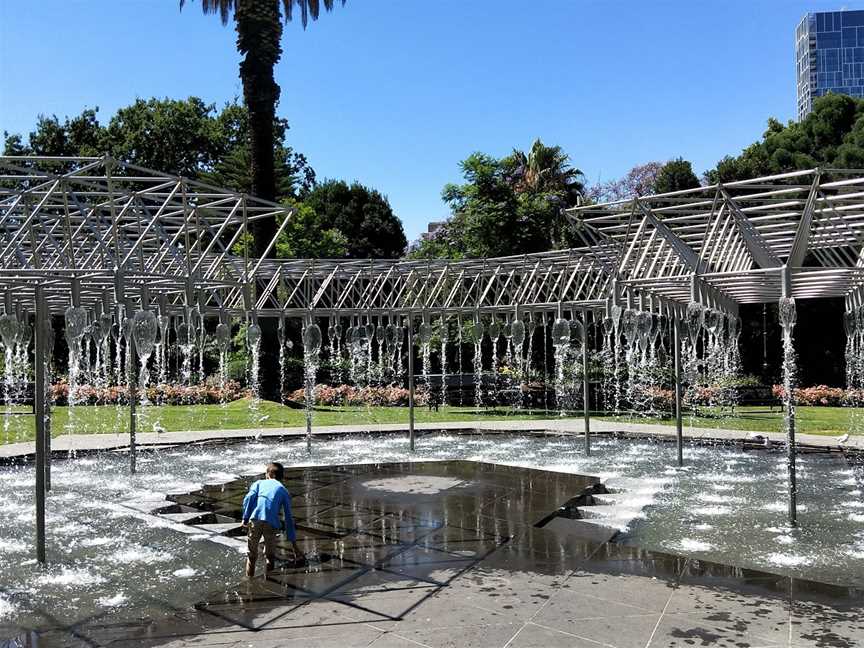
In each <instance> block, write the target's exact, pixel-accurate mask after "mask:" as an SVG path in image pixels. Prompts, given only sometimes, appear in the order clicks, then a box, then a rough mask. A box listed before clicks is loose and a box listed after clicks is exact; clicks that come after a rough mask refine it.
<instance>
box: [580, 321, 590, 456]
mask: <svg viewBox="0 0 864 648" xmlns="http://www.w3.org/2000/svg"><path fill="white" fill-rule="evenodd" d="M589 315H590V312H589V311H585V314H584V315H583V317H582V327H583V330H582V409H583V411H584V416H585V454H586V455H590V454H591V396H590V394H589V393H588V389H589V388H590V387H591V382H590V381H589V380H588V340H589V339H590V338H589V336H588V316H589Z"/></svg>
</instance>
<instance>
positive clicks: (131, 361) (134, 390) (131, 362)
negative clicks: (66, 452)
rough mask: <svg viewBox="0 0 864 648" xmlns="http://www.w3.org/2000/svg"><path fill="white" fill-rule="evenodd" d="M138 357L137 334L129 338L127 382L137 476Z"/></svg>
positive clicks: (129, 310)
mask: <svg viewBox="0 0 864 648" xmlns="http://www.w3.org/2000/svg"><path fill="white" fill-rule="evenodd" d="M132 316H133V312H132V302H131V301H127V302H126V317H132ZM137 357H138V354H137V352H136V351H135V334H134V332H133V333H132V334H131V335H130V336H129V343H128V344H127V345H126V374H127V380H126V382H127V383H128V385H129V472H130V473H131V474H133V475H134V474H135V461H136V455H137V448H136V445H135V436H136V432H137V418H138V415H137V413H136V411H135V406H136V404H137V403H136V401H137V399H138V376H137V372H136V371H135V369H136V358H137Z"/></svg>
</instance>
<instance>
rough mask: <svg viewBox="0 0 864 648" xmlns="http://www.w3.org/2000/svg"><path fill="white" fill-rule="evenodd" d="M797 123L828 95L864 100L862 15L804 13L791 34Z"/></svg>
mask: <svg viewBox="0 0 864 648" xmlns="http://www.w3.org/2000/svg"><path fill="white" fill-rule="evenodd" d="M795 64H796V68H797V76H798V119H803V118H804V117H806V116H807V115H808V114H809V113H810V111H811V110H813V99H815V98H816V97H821V96H822V95H824V94H827V93H828V92H837V93H840V94H847V95H851V96H853V97H864V11H824V12H819V13H808V14H807V15H806V16H804V19H803V20H802V21H801V22H800V23H799V24H798V27H797V29H796V30H795Z"/></svg>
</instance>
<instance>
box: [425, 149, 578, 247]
mask: <svg viewBox="0 0 864 648" xmlns="http://www.w3.org/2000/svg"><path fill="white" fill-rule="evenodd" d="M460 167H461V169H462V175H463V177H464V180H465V182H464V183H463V184H448V185H447V186H445V187H444V190H443V192H442V194H441V196H442V199H443V200H444V202H446V203H448V204H449V205H450V209H451V211H452V214H453V215H452V216H451V217H450V218H449V219H448V220H447V221H446V222H445V223H444V225H443V226H442V227H441V228H440V229H439V230H438V231H437V232H435V234H433V235H432V236H430V237H428V238H426V239H424V240H423V241H421V242H420V244H419V245H418V247H417V249H415V250H414V252H413V253H412V254H413V256H415V257H422V258H434V257H440V256H446V257H449V258H460V257H482V256H504V255H509V254H522V253H530V252H543V251H545V250H550V249H553V248H558V247H566V246H568V245H569V244H570V243H571V240H570V228H569V227H568V226H567V223H566V219H565V218H564V217H563V216H562V214H561V208H562V207H567V206H569V205H572V204H575V202H576V199H577V197H578V196H579V195H580V194H581V192H582V191H583V189H584V187H583V185H582V174H581V172H580V171H579V170H578V169H576V168H574V167H572V166H571V165H570V162H569V158H568V156H567V155H566V153H564V151H563V150H562V149H561V147H559V146H546V145H545V144H543V142H541V141H540V140H536V141H535V142H534V144H533V145H532V146H531V149H530V150H529V151H528V152H524V151H520V150H514V151H513V153H511V154H510V155H508V156H506V157H503V158H500V159H498V158H495V157H493V156H491V155H486V154H483V153H473V154H471V155H470V156H468V157H467V158H466V159H465V160H463V161H462V162H461V163H460Z"/></svg>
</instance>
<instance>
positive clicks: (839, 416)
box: [0, 400, 864, 443]
mask: <svg viewBox="0 0 864 648" xmlns="http://www.w3.org/2000/svg"><path fill="white" fill-rule="evenodd" d="M69 412H70V410H69V408H68V407H56V408H54V410H53V427H52V432H53V435H54V436H58V435H60V434H64V433H65V432H66V431H67V426H68V423H69ZM143 412H144V414H143V416H142V418H141V419H139V421H140V422H139V430H140V431H142V432H149V431H152V430H153V427H154V424H156V423H158V424H159V425H160V426H161V427H162V428H164V429H165V430H167V431H169V432H179V431H184V430H211V429H232V428H233V429H237V428H256V427H295V426H302V425H304V424H305V419H304V413H303V410H299V409H293V408H290V407H285V406H282V405H279V404H278V403H273V402H270V401H262V402H261V404H260V409H259V411H258V412H257V413H254V412H252V410H251V409H250V407H249V401H247V400H239V401H235V402H233V403H229V404H228V405H226V406H224V407H223V406H221V405H189V406H162V407H156V406H151V407H147V408H144V410H143ZM415 412H416V421H417V422H418V423H436V422H440V423H443V422H447V421H465V422H469V423H470V422H471V421H496V420H516V419H522V420H525V419H540V418H556V417H557V416H558V413H557V412H552V411H550V412H543V411H540V410H534V411H532V412H527V411H520V412H518V413H517V412H514V411H513V410H511V409H507V408H501V409H496V410H483V411H482V412H480V413H478V412H476V411H475V409H474V408H473V407H442V408H441V409H440V410H439V411H438V412H434V411H429V410H427V409H426V408H423V407H418V408H417V409H416V410H415ZM797 412H798V417H797V421H798V426H797V429H798V431H799V432H806V433H810V434H825V435H839V434H842V433H844V432H846V431H848V428H849V422H850V418H851V417H852V416H853V413H854V412H855V410H852V409H849V408H842V407H799V408H798V410H797ZM701 414H702V415H701V416H698V417H691V416H687V417H685V419H684V424H685V427H686V426H697V427H707V428H711V427H717V428H725V429H732V430H753V431H757V432H769V433H771V432H773V433H777V434H779V433H780V431H781V427H782V414H781V412H780V411H779V410H777V409H776V408H775V411H773V412H771V411H769V409H768V408H767V407H740V408H738V409H737V410H736V415H735V416H734V417H731V416H723V417H721V416H719V415H713V416H712V413H711V412H710V411H703V412H701ZM574 416H575V417H578V416H579V414H578V413H576V414H574ZM858 416H861V417H862V420H864V413H858ZM601 418H603V419H604V420H615V419H613V418H612V417H607V416H603V417H601ZM8 420H9V424H8V426H2V427H0V442H2V443H8V442H11V441H16V440H21V441H23V440H27V439H32V438H33V417H32V415H30V414H28V413H27V411H26V410H23V409H20V408H19V409H17V410H16V414H15V415H13V416H10V417H9V419H8ZM620 420H621V421H633V422H642V423H660V424H664V425H674V420H672V419H671V418H662V419H650V418H639V419H629V418H621V419H620ZM314 421H315V424H316V425H351V424H355V425H362V424H366V425H374V424H376V423H402V424H405V425H407V422H408V410H407V408H404V407H319V408H316V410H315V418H314ZM74 422H75V424H74V429H75V430H77V431H79V432H81V433H116V432H126V431H127V430H128V429H129V428H128V426H129V410H128V408H125V407H121V408H116V407H113V406H79V407H76V408H75V411H74Z"/></svg>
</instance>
